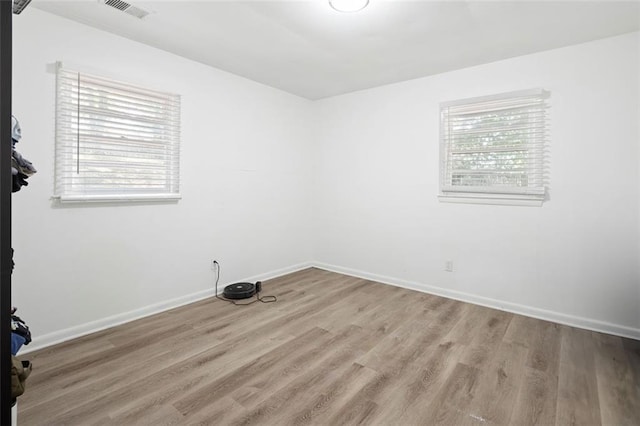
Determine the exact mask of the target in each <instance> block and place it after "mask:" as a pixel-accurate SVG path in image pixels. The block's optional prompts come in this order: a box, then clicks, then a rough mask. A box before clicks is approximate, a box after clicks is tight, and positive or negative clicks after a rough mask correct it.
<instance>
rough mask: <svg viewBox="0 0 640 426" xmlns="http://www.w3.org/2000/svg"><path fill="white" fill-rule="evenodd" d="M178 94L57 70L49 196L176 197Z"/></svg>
mask: <svg viewBox="0 0 640 426" xmlns="http://www.w3.org/2000/svg"><path fill="white" fill-rule="evenodd" d="M179 160H180V97H179V96H178V95H172V94H168V93H162V92H157V91H153V90H148V89H143V88H140V87H135V86H132V85H129V84H125V83H121V82H116V81H112V80H107V79H105V78H101V77H96V76H93V75H88V74H81V73H78V72H75V71H69V70H66V69H62V68H58V74H57V100H56V158H55V166H56V171H55V197H56V198H59V199H60V200H61V201H63V202H64V201H141V200H166V199H178V198H180V193H179V182H180V180H179V171H180V167H179Z"/></svg>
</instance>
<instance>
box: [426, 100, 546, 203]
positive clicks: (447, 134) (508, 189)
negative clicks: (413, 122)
mask: <svg viewBox="0 0 640 426" xmlns="http://www.w3.org/2000/svg"><path fill="white" fill-rule="evenodd" d="M547 98H548V92H545V91H543V90H541V89H534V90H527V91H519V92H512V93H505V94H501V95H495V96H488V97H483V98H473V99H465V100H460V101H453V102H445V103H442V104H441V105H440V114H441V132H440V133H441V144H440V156H441V166H440V173H441V176H440V191H441V193H440V197H439V198H440V200H441V201H448V202H469V203H486V204H522V205H541V204H542V202H543V201H544V197H545V185H546V177H547V176H546V162H545V145H546V140H547V130H548V129H547V121H548V119H547V105H546V99H547Z"/></svg>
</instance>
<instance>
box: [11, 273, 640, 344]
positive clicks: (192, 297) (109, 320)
mask: <svg viewBox="0 0 640 426" xmlns="http://www.w3.org/2000/svg"><path fill="white" fill-rule="evenodd" d="M310 267H315V268H319V269H324V270H327V271H331V272H337V273H340V274H345V275H350V276H353V277H358V278H364V279H367V280H372V281H376V282H380V283H383V284H389V285H393V286H396V287H402V288H408V289H411V290H416V291H420V292H423V293H429V294H435V295H438V296H442V297H447V298H449V299H455V300H460V301H462V302H468V303H473V304H476V305H480V306H486V307H488V308H494V309H499V310H501V311H506V312H512V313H514V314H520V315H525V316H528V317H533V318H538V319H542V320H546V321H552V322H556V323H559V324H566V325H570V326H572V327H578V328H583V329H586V330H592V331H598V332H602V333H608V334H613V335H616V336H621V337H628V338H631V339H636V340H640V329H637V328H632V327H627V326H623V325H618V324H612V323H608V322H605V321H598V320H594V319H590V318H584V317H579V316H574V315H567V314H563V313H560V312H554V311H548V310H545V309H540V308H534V307H530V306H525V305H520V304H517V303H511V302H506V301H503V300H497V299H491V298H487V297H482V296H477V295H474V294H470V293H464V292H460V291H455V290H449V289H446V288H441V287H435V286H431V285H427V284H423V283H418V282H414V281H407V280H403V279H399V278H393V277H388V276H384V275H378V274H373V273H369V272H364V271H359V270H356V269H351V268H346V267H342V266H337V265H331V264H327V263H323V262H303V263H299V264H297V265H292V266H289V267H286V268H281V269H277V270H274V271H271V272H266V273H263V274H259V275H255V276H252V277H248V278H245V279H242V280H238V281H249V282H253V281H261V280H268V279H273V278H277V277H280V276H282V275H286V274H290V273H293V272H296V271H300V270H303V269H306V268H310ZM223 287H224V285H221V286H220V289H222V288H223ZM212 296H214V290H213V289H207V290H203V291H199V292H196V293H192V294H188V295H186V296H181V297H178V298H175V299H171V300H167V301H164V302H160V303H156V304H153V305H149V306H145V307H143V308H139V309H135V310H133V311H129V312H124V313H121V314H116V315H112V316H110V317H106V318H102V319H99V320H96V321H91V322H89V323H86V324H82V325H78V326H75V327H70V328H67V329H64V330H59V331H55V332H53V333H49V334H45V335H42V336H36V337H34V339H33V341H32V342H31V344H29V345H28V346H23V347H22V349H21V350H20V355H23V354H28V353H29V352H33V351H36V350H38V349H43V348H45V347H48V346H52V345H55V344H58V343H62V342H65V341H67V340H71V339H75V338H78V337H82V336H85V335H87V334H91V333H95V332H97V331H101V330H104V329H107V328H110V327H115V326H117V325H121V324H125V323H127V322H130V321H134V320H137V319H140V318H144V317H147V316H150V315H154V314H157V313H160V312H163V311H167V310H169V309H174V308H177V307H180V306H183V305H188V304H190V303H194V302H197V301H199V300H203V299H206V298H209V297H212Z"/></svg>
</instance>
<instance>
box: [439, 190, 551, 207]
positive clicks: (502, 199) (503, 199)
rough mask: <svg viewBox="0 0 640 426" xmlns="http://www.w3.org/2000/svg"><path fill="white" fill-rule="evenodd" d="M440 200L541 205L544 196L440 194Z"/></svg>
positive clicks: (448, 201) (442, 201) (507, 204)
mask: <svg viewBox="0 0 640 426" xmlns="http://www.w3.org/2000/svg"><path fill="white" fill-rule="evenodd" d="M438 200H439V201H440V202H441V203H461V204H493V205H501V206H528V207H541V206H542V203H543V201H544V199H543V198H542V197H527V196H524V195H505V194H467V193H461V194H440V195H438Z"/></svg>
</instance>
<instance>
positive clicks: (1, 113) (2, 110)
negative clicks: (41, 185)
mask: <svg viewBox="0 0 640 426" xmlns="http://www.w3.org/2000/svg"><path fill="white" fill-rule="evenodd" d="M12 14H13V2H12V1H11V0H0V274H1V278H2V279H1V281H0V403H1V407H0V424H1V425H10V424H11V379H10V373H11V257H12V256H11V36H12V19H13V15H12Z"/></svg>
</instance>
